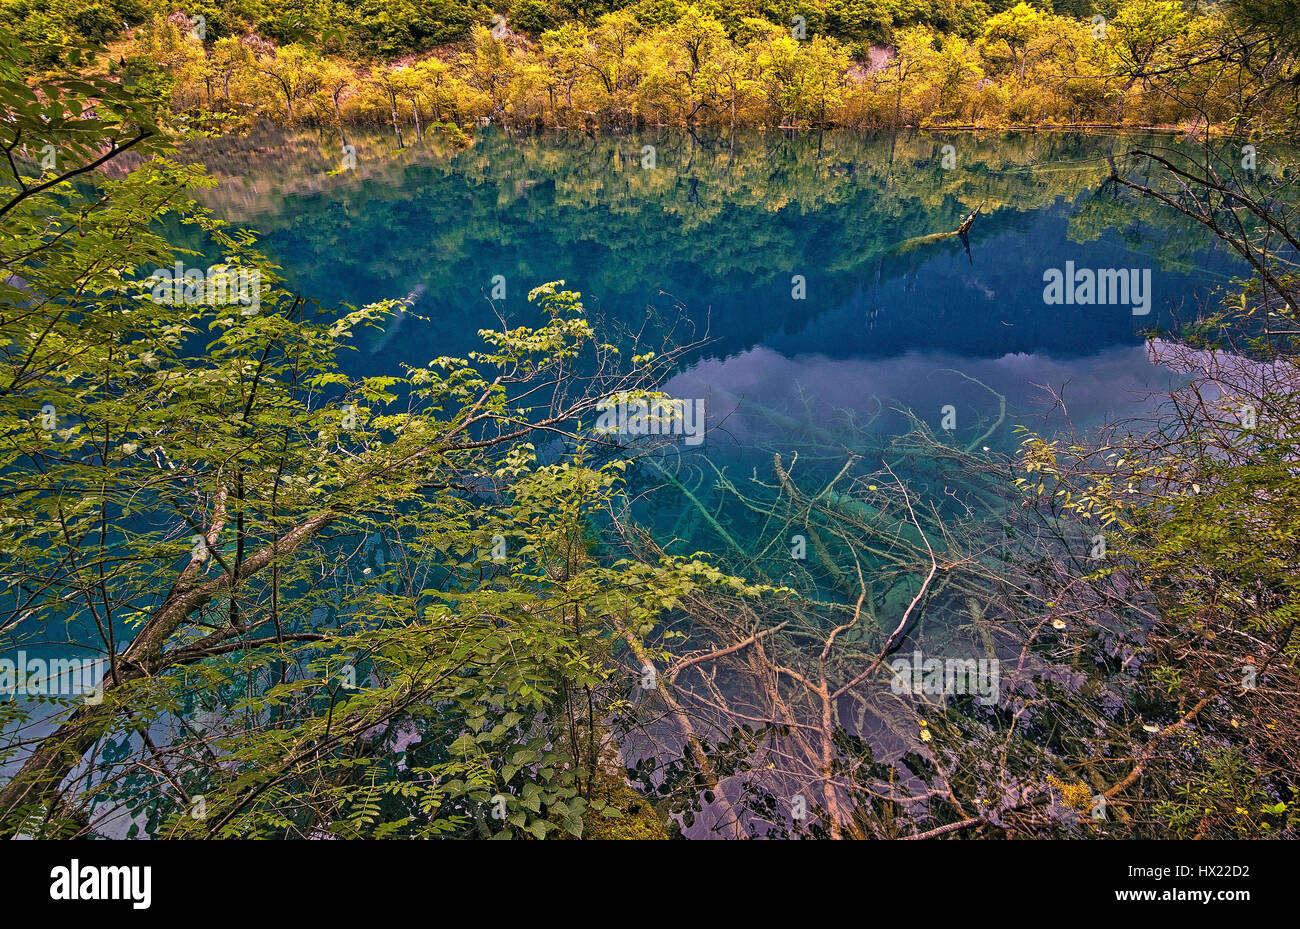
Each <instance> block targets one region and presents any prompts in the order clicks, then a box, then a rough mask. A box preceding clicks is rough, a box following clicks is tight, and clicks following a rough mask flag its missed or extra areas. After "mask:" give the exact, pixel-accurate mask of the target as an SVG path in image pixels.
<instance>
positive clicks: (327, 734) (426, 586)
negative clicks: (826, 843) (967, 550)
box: [0, 40, 757, 838]
mask: <svg viewBox="0 0 1300 929" xmlns="http://www.w3.org/2000/svg"><path fill="white" fill-rule="evenodd" d="M0 49H3V50H4V52H5V54H4V56H3V57H0V107H3V109H4V112H5V114H6V117H7V121H6V123H5V126H6V129H5V130H4V131H5V132H7V133H8V134H9V137H8V138H7V139H6V140H5V143H4V144H5V146H6V149H7V151H8V152H9V155H10V159H9V165H10V168H11V171H10V175H9V176H8V177H7V178H6V179H5V182H4V186H3V188H0V218H3V221H4V224H5V225H4V228H5V232H6V236H5V238H4V242H5V244H4V245H3V246H2V247H0V248H2V250H0V262H3V265H4V267H5V268H6V271H7V272H8V274H7V276H6V277H5V281H6V283H4V284H3V285H0V286H3V291H0V297H2V298H3V299H2V301H0V311H2V313H0V336H2V339H0V344H3V349H2V350H0V351H2V354H0V361H2V367H0V435H3V436H4V438H5V442H4V443H3V451H2V452H0V527H3V537H2V539H0V544H2V545H3V547H4V551H5V559H6V560H5V569H4V571H5V577H6V580H7V582H8V583H7V586H6V588H5V591H4V593H3V597H4V601H3V612H2V613H0V636H3V637H4V638H5V640H6V641H5V644H6V645H8V646H12V645H13V644H15V643H16V642H21V641H25V640H26V638H27V637H29V636H31V637H35V638H37V639H40V640H46V641H48V640H51V639H53V638H55V637H56V636H57V635H58V634H60V633H61V632H64V631H66V634H67V635H68V636H69V640H68V642H67V643H66V645H67V646H68V647H71V648H76V649H79V650H81V653H82V654H87V655H89V656H91V657H92V658H93V660H94V662H95V663H96V664H97V665H98V666H99V667H101V668H102V671H103V681H102V699H100V700H98V701H90V702H79V701H78V700H76V699H75V698H68V699H62V698H56V699H55V700H54V702H53V703H45V704H42V703H40V702H39V701H34V702H27V701H24V702H22V703H11V702H6V703H4V704H3V707H2V708H0V720H2V721H3V723H4V724H5V729H4V731H5V733H6V734H5V738H4V740H3V741H0V759H3V761H5V762H6V763H13V764H15V766H16V768H17V770H16V773H15V774H14V776H13V777H12V778H11V779H10V780H9V781H8V783H6V784H5V785H3V787H0V834H2V835H6V836H10V835H14V834H33V835H87V834H95V833H98V832H99V831H100V830H101V829H102V828H103V823H104V822H106V821H108V820H111V819H112V818H113V817H115V816H120V815H124V813H129V814H130V815H132V816H135V817H137V818H138V819H140V820H141V821H143V822H144V823H145V828H146V830H147V831H149V832H151V833H153V834H156V835H196V834H201V835H209V836H234V835H240V836H271V835H280V836H284V835H293V836H311V835H321V834H326V833H328V834H332V835H344V836H358V835H371V836H397V835H409V836H429V835H442V834H448V833H450V834H464V835H470V834H492V833H499V832H506V833H511V834H520V835H522V834H529V835H533V836H535V837H539V838H540V837H542V836H545V835H546V834H548V833H551V832H554V831H555V830H557V829H558V830H565V831H567V832H569V833H571V834H575V835H576V834H581V833H582V832H583V831H584V828H585V822H586V820H587V819H588V818H590V817H592V816H597V817H598V816H599V815H602V814H601V813H600V812H599V811H600V810H602V809H603V808H604V807H605V805H606V802H607V801H606V800H605V799H603V794H602V790H603V789H604V788H602V787H601V784H600V779H599V776H598V772H597V770H596V768H597V765H598V764H599V763H600V762H601V759H602V754H603V753H607V752H608V751H609V747H608V746H609V735H608V733H606V732H605V731H604V729H603V726H602V725H601V722H600V721H601V720H603V719H604V718H605V715H606V714H607V713H608V712H609V709H610V707H611V706H613V705H614V704H615V703H617V702H618V701H619V700H620V699H622V697H623V694H624V692H625V690H626V689H627V676H626V675H620V673H619V671H620V667H621V664H620V662H621V658H620V656H619V655H618V654H616V653H615V652H614V651H613V650H612V649H611V647H610V645H609V643H610V642H611V641H613V640H614V637H615V633H616V631H617V635H618V636H619V639H618V640H619V641H622V640H624V638H625V637H626V636H629V635H630V636H631V637H632V640H633V641H637V640H638V638H639V636H640V634H641V630H643V629H644V628H647V626H648V624H652V623H653V622H654V621H655V619H656V617H658V616H659V615H660V614H661V613H663V612H664V611H665V610H668V609H671V608H672V607H673V605H674V603H676V602H678V601H679V599H680V597H682V596H684V595H685V594H687V593H689V592H691V591H694V590H699V589H701V588H703V587H708V586H716V585H721V586H723V587H727V588H728V589H732V590H733V591H734V592H736V593H741V594H744V593H746V591H750V590H753V591H754V592H757V589H752V588H748V587H746V586H745V585H743V584H740V583H739V582H736V581H734V580H732V579H728V578H726V577H725V576H723V575H721V574H719V573H718V572H716V571H715V570H713V569H712V568H711V567H709V566H707V565H704V564H702V563H700V562H698V561H693V560H688V559H676V558H669V559H660V560H657V561H654V562H646V561H640V560H637V559H635V558H631V559H629V558H623V559H619V558H617V557H614V555H613V553H612V552H609V551H607V550H606V551H598V550H597V549H596V548H595V540H596V539H597V538H598V536H597V532H598V527H599V523H598V519H599V514H600V512H601V510H602V508H603V507H606V506H608V505H609V502H610V500H611V497H612V496H613V495H614V494H616V493H618V488H619V484H620V479H621V477H620V476H621V472H622V462H621V460H620V458H621V454H620V453H619V452H618V450H617V449H610V448H609V445H610V440H609V439H608V438H600V437H593V436H591V435H590V434H589V433H588V431H587V429H586V426H584V422H585V423H586V424H587V425H589V424H590V422H591V414H592V413H593V411H594V407H595V403H596V401H597V400H598V399H599V398H601V397H604V396H607V395H609V394H611V393H614V394H627V393H629V392H631V394H632V396H636V395H637V392H638V391H642V390H643V389H644V387H646V386H647V385H649V384H650V383H651V381H652V380H653V379H654V378H656V377H658V376H660V375H661V374H662V373H663V371H665V370H667V367H666V366H671V365H672V364H673V363H675V362H674V359H675V358H676V357H677V356H676V354H675V353H674V352H673V351H671V350H670V351H668V352H665V353H663V354H661V355H655V356H646V357H642V358H638V359H637V361H636V363H635V364H634V365H632V366H631V367H630V368H628V369H627V370H620V368H621V366H620V365H619V364H618V359H619V354H618V352H617V350H616V349H615V348H614V347H612V346H608V345H604V344H602V343H598V342H596V341H595V339H594V332H593V330H592V328H591V325H590V323H589V322H588V321H587V319H586V318H585V314H584V311H583V308H582V305H581V302H580V300H579V297H578V295H577V294H575V293H572V292H569V291H566V290H564V289H563V288H562V286H560V285H558V284H550V285H545V286H543V287H539V288H537V289H535V290H534V291H533V292H532V293H531V294H530V299H531V300H532V301H533V302H534V303H536V304H537V305H538V306H539V307H540V308H541V310H542V314H543V316H544V322H543V324H542V325H540V326H538V327H516V328H504V327H503V329H502V330H501V331H485V332H484V333H483V337H484V340H485V343H486V344H485V349H484V351H482V352H480V353H478V354H476V355H474V356H472V358H470V359H460V358H437V359H432V360H431V361H429V362H428V364H426V365H421V366H412V367H408V368H406V369H405V370H404V371H402V372H398V373H396V374H395V375H394V376H387V377H371V378H363V379H351V378H348V377H347V376H345V375H344V374H342V373H341V372H340V371H339V370H338V369H337V366H336V356H337V353H338V352H339V351H340V350H341V349H342V348H343V347H345V346H346V345H347V343H348V341H349V339H350V338H351V337H352V335H353V333H354V332H355V331H357V330H358V329H360V328H362V327H365V326H369V325H376V324H381V323H382V322H383V321H384V320H386V319H387V318H388V317H389V315H390V314H391V312H392V311H393V310H394V309H396V308H397V307H398V304H397V303H396V302H394V301H385V302H383V303H380V304H376V305H373V306H368V307H364V308H362V309H359V310H349V311H347V312H343V313H337V312H332V311H331V312H326V311H322V310H320V309H319V308H317V307H315V306H314V305H313V304H312V303H311V302H310V301H309V300H307V299H305V298H303V297H302V296H300V295H296V294H293V293H292V292H290V291H288V290H286V289H285V288H283V287H282V286H281V285H280V283H279V281H278V280H277V278H276V276H275V273H274V267H273V266H271V265H270V264H269V263H267V262H265V261H264V260H263V259H262V258H261V257H260V256H258V255H257V253H256V252H255V251H253V250H252V245H253V242H252V239H251V237H250V236H249V235H247V234H244V233H239V234H232V233H230V232H229V231H228V230H227V229H225V228H224V227H223V225H222V224H221V223H219V222H217V221H215V220H213V219H212V218H211V217H210V216H208V214H207V213H206V212H205V211H204V210H203V209H202V208H201V207H199V206H198V205H197V204H196V203H195V202H194V200H193V199H192V197H191V196H190V194H191V192H192V191H193V190H195V189H196V188H198V187H201V186H203V185H206V184H210V183H211V181H210V179H208V178H206V177H205V176H204V175H203V173H202V172H201V171H200V170H199V169H198V168H195V167H187V166H182V165H179V164H176V163H175V162H173V161H170V160H168V159H167V158H166V157H163V156H165V155H167V154H168V148H167V146H165V145H163V144H162V143H161V142H156V141H155V139H157V134H156V131H155V129H154V128H153V126H152V124H151V123H150V122H148V116H149V114H150V109H149V108H148V107H147V106H145V107H141V106H139V105H137V104H136V103H135V102H134V101H133V99H132V98H131V96H130V95H129V94H128V93H124V92H123V90H122V89H121V88H120V87H118V86H117V85H115V84H113V83H111V82H107V81H105V82H91V83H87V82H82V81H74V80H68V81H66V82H64V83H63V84H62V85H59V84H58V83H54V84H47V85H45V86H44V88H43V91H42V92H43V93H45V94H53V95H55V101H54V102H53V103H46V102H42V101H40V100H38V98H37V97H36V95H35V93H34V92H33V91H31V90H30V89H28V88H27V86H26V83H25V81H24V80H23V75H22V71H21V63H22V61H23V53H22V52H21V50H20V49H18V48H17V47H15V46H12V45H10V44H9V43H8V41H7V40H0ZM89 93H93V94H94V98H95V107H96V109H97V111H98V112H97V116H96V117H95V118H86V116H85V114H86V112H87V109H88V107H89V102H88V100H87V96H86V95H87V94H89ZM106 136H107V137H108V138H109V139H110V140H113V141H112V142H111V144H110V147H109V149H108V151H107V152H106V153H103V154H100V153H99V149H100V146H101V144H102V142H103V139H104V138H105V137H106ZM46 140H49V141H50V142H51V143H53V144H56V145H57V147H58V150H59V151H60V152H61V153H62V156H63V157H64V158H66V159H67V160H66V161H65V162H63V167H61V168H60V169H59V170H57V171H55V172H52V173H47V174H45V175H36V174H33V173H31V171H30V170H28V169H24V168H23V167H22V166H21V163H20V161H19V160H18V158H17V155H16V147H17V146H18V145H19V144H20V142H22V141H26V142H27V144H29V145H31V144H37V143H43V142H45V141H46ZM147 144H148V145H152V146H153V147H152V148H151V149H150V152H151V154H153V155H155V156H156V157H154V158H153V159H152V160H150V161H148V162H146V163H144V164H142V165H140V166H138V167H136V168H135V169H134V170H131V171H129V172H127V173H125V175H124V176H120V177H116V178H109V177H98V176H95V175H93V174H92V171H93V169H94V168H95V167H96V166H98V165H101V164H104V163H106V162H108V161H110V160H112V159H113V158H115V157H117V155H119V154H120V153H121V152H122V151H123V150H125V149H126V148H130V147H135V148H144V147H145V146H146V145H147ZM74 180H76V181H77V182H78V183H77V184H76V185H74V184H73V181H74ZM180 214H184V217H185V222H187V223H190V224H192V225H194V226H195V227H196V228H197V229H198V230H200V231H202V232H203V233H204V234H205V235H207V236H209V237H211V240H212V241H214V242H215V243H216V244H217V245H218V247H220V248H221V250H222V252H223V255H222V256H221V257H220V258H219V259H218V260H217V261H216V263H214V264H210V265H208V266H207V267H206V268H190V269H183V270H184V271H185V273H184V274H181V275H177V274H176V273H175V272H174V268H175V265H176V263H177V262H180V263H181V264H182V265H183V264H185V263H186V262H190V261H193V262H195V263H201V262H207V261H210V260H211V259H206V258H204V257H203V256H199V255H196V254H193V253H190V252H184V251H178V250H177V249H175V248H173V247H172V246H171V245H170V244H169V243H168V242H167V241H166V240H165V239H163V238H162V237H161V236H160V235H159V234H158V233H157V232H156V231H153V230H158V229H161V228H164V227H165V226H166V224H167V223H168V222H176V221H177V220H178V218H179V216H180ZM72 232H75V234H70V233H72ZM151 267H152V268H157V269H159V273H157V274H148V273H147V272H148V269H149V268H151ZM190 272H193V273H192V274H191V273H190ZM579 358H582V359H584V364H583V366H582V368H581V372H582V373H581V374H580V373H579V369H578V367H577V362H578V359H579ZM588 362H594V364H588ZM399 401H400V402H399ZM533 436H546V437H548V438H560V439H562V441H563V445H564V447H565V449H566V450H565V451H564V452H563V453H562V454H561V455H560V457H559V458H558V459H556V460H554V461H553V462H552V463H550V464H542V463H540V462H539V461H538V458H537V456H536V454H535V453H534V450H533V448H532V445H531V444H530V443H529V442H528V439H530V438H531V437H533ZM602 450H608V451H612V452H613V453H614V454H613V456H612V457H611V455H610V454H608V453H607V452H606V451H602ZM597 456H600V458H601V459H602V460H599V461H598V460H596V459H597ZM51 710H52V712H51ZM31 713H36V714H37V715H38V716H39V718H38V719H30V720H29V718H28V716H29V714H31ZM29 724H35V725H36V726H37V729H36V730H29V729H28V728H27V727H28V725H29ZM29 731H31V732H38V734H37V735H35V736H34V738H33V743H32V744H31V745H27V744H26V738H25V733H28V732H29ZM404 734H405V735H404ZM411 737H414V739H415V741H414V742H413V743H412V742H411V741H409V739H410V738H411ZM398 738H407V739H408V741H407V743H406V744H407V746H408V748H407V749H406V750H405V753H404V754H395V751H394V749H393V747H392V746H393V741H392V740H394V739H398ZM411 745H415V746H416V747H414V748H411V747H409V746H411ZM96 749H98V750H96ZM88 754H90V757H89V759H87V758H86V756H87V755H88ZM399 762H401V763H399ZM498 797H499V798H500V800H499V803H498V801H497V799H496V798H498ZM198 804H202V807H203V811H204V812H203V813H202V814H199V813H198V812H197V808H198V807H197V805H198ZM498 809H500V810H501V813H502V815H501V816H500V817H498V816H495V815H494V812H495V811H496V810H498ZM611 815H613V814H611Z"/></svg>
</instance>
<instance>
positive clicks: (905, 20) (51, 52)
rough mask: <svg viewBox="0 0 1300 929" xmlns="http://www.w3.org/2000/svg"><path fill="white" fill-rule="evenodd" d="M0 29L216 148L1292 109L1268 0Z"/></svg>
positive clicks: (126, 16)
mask: <svg viewBox="0 0 1300 929" xmlns="http://www.w3.org/2000/svg"><path fill="white" fill-rule="evenodd" d="M0 24H6V25H7V26H8V27H9V28H10V29H12V30H13V34H14V35H15V37H16V38H17V39H19V40H20V41H23V42H30V43H34V45H33V47H35V48H37V49H38V50H39V52H38V54H37V56H36V57H35V58H34V59H33V62H32V64H33V65H34V66H35V67H36V68H37V69H38V70H39V69H41V68H46V69H52V70H57V69H58V68H59V66H60V65H61V64H62V62H61V61H60V60H59V52H58V51H57V49H58V48H59V47H60V45H61V43H62V42H63V41H64V40H65V39H66V38H69V37H72V38H76V39H78V40H83V41H86V40H89V41H97V42H105V43H107V48H108V55H107V56H106V57H104V58H103V60H102V63H101V64H102V68H103V69H104V71H105V73H107V74H110V75H115V76H116V77H117V78H119V79H120V80H122V81H124V82H126V83H129V84H132V85H134V86H135V87H137V89H138V91H139V93H140V94H141V95H142V96H147V97H150V98H152V99H154V100H156V101H157V103H158V105H160V106H167V107H170V108H172V109H174V110H175V111H176V112H179V113H184V114H187V116H188V118H189V119H190V120H193V121H196V122H195V124H196V125H203V126H207V127H208V128H210V129H212V130H213V131H220V128H221V127H222V126H226V125H229V124H230V123H232V122H233V123H235V124H243V125H247V124H250V123H252V122H256V121H258V120H273V121H277V122H280V123H284V124H293V125H314V126H332V127H335V128H337V129H338V130H339V132H341V133H342V132H343V131H344V128H343V127H345V126H347V125H352V124H357V123H370V124H385V123H386V124H390V125H391V126H392V128H393V130H394V131H395V132H396V133H397V135H398V147H401V144H402V143H401V134H402V132H404V131H405V132H407V133H408V134H414V135H415V136H417V137H418V136H420V135H421V134H422V133H423V131H424V130H425V129H426V128H430V127H435V128H441V127H446V128H447V129H448V130H449V131H457V132H458V131H463V130H465V129H466V128H469V127H472V126H475V125H477V124H479V123H480V122H481V121H491V122H497V123H509V124H513V125H526V126H532V127H537V128H541V127H550V128H567V129H587V130H591V129H593V128H595V127H598V126H599V127H634V126H647V125H652V126H663V125H675V126H688V127H689V126H702V125H714V126H727V127H730V128H733V129H734V128H736V127H737V126H753V127H771V128H799V129H807V128H826V127H832V126H842V127H853V128H880V127H903V126H913V127H934V126H961V127H972V128H997V127H1006V126H1033V127H1052V126H1058V127H1059V126H1086V125H1094V126H1097V125H1105V126H1138V127H1141V126H1148V127H1151V126H1161V127H1175V128H1180V129H1190V130H1193V131H1205V130H1207V129H1210V128H1214V129H1224V128H1228V127H1235V126H1239V125H1240V124H1241V122H1242V120H1254V119H1261V118H1262V119H1283V118H1290V117H1293V116H1294V113H1295V105H1296V103H1295V95H1294V94H1293V93H1288V92H1287V91H1286V86H1285V85H1286V82H1285V80H1282V81H1279V77H1280V75H1279V74H1278V73H1277V72H1278V71H1279V69H1281V70H1285V69H1287V68H1288V67H1290V65H1289V63H1288V60H1287V57H1286V46H1285V45H1282V44H1281V43H1282V42H1283V41H1289V40H1292V39H1293V37H1294V30H1295V28H1296V26H1295V22H1294V18H1293V17H1290V16H1289V7H1287V5H1286V4H1276V3H1272V2H1267V0H1264V2H1261V0H1243V2H1237V3H1233V4H1231V5H1222V4H1215V3H1200V2H1192V3H1183V2H1181V0H1124V2H1119V0H1115V2H1111V0H1106V2H1100V3H1093V0H1063V2H1062V3H1059V4H1056V5H1055V6H1053V5H1051V4H1046V5H1043V4H1038V5H1035V4H1030V3H1026V2H1021V0H1017V2H1016V3H1014V4H1013V3H1010V2H1007V0H994V2H993V3H992V4H986V3H985V2H983V0H941V2H930V0H909V2H902V3H899V2H895V0H887V2H877V0H847V2H846V0H831V2H821V0H815V2H814V0H808V2H803V0H797V2H796V0H781V2H763V3H758V2H752V0H744V2H735V0H729V2H722V3H714V2H709V0H705V2H700V3H684V2H681V0H641V2H638V3H635V4H627V5H620V4H614V5H612V6H610V7H609V8H604V7H602V6H599V5H598V6H595V7H591V6H586V5H583V6H579V7H571V6H568V5H565V4H558V3H557V4H547V3H543V2H541V0H518V2H516V3H514V4H513V5H510V6H509V7H503V8H502V9H501V10H495V11H494V10H492V9H489V8H488V7H487V6H485V5H481V4H470V3H461V2H458V0H432V2H427V3H426V2H411V0H402V2H379V0H372V2H363V3H357V4H346V3H337V2H303V3H297V2H295V3H288V4H279V3H275V4H269V3H268V4H262V3H247V2H235V3H231V4H222V5H217V4H210V3H197V4H191V5H190V6H188V7H186V8H185V9H184V10H179V9H178V8H175V7H173V6H171V5H170V4H167V3H163V4H159V3H156V2H155V3H149V2H144V0H140V2H128V3H115V4H114V3H104V2H95V3H89V4H87V3H84V2H82V0H57V2H55V3H52V4H47V3H40V4H36V3H33V2H31V0H4V3H3V4H0ZM345 144H346V143H345Z"/></svg>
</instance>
